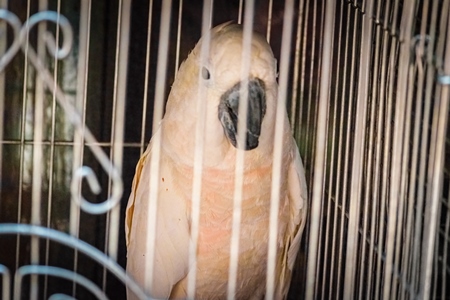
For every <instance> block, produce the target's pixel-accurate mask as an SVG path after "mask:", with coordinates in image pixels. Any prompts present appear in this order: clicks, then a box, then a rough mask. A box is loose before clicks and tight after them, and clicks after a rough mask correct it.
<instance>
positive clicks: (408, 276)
mask: <svg viewBox="0 0 450 300" xmlns="http://www.w3.org/2000/svg"><path fill="white" fill-rule="evenodd" d="M437 4H438V3H437V2H434V3H433V8H432V15H433V14H434V15H435V14H436V12H437V6H438V5H437ZM428 7H429V5H428V2H426V3H424V6H423V9H422V23H421V29H420V40H419V41H418V45H417V46H416V49H415V50H416V51H415V52H416V65H417V91H416V106H415V109H414V112H415V122H414V129H413V144H412V154H411V172H410V174H411V175H410V178H409V190H408V195H407V201H408V205H409V208H408V216H409V218H408V221H407V223H406V240H405V242H406V245H410V248H411V250H409V251H408V252H407V253H406V255H405V259H404V264H405V267H406V268H407V270H406V273H405V276H404V278H403V285H406V284H407V283H408V284H410V285H411V286H412V288H411V289H410V293H411V292H413V291H415V290H416V288H415V280H414V278H415V271H414V269H415V268H414V266H415V264H416V262H415V258H414V257H415V254H414V253H415V252H416V251H417V250H418V246H417V250H416V247H415V246H414V245H415V244H416V243H417V242H418V241H419V240H418V239H417V238H416V237H415V236H414V230H413V229H414V227H413V224H414V223H415V224H416V226H417V224H418V223H421V222H420V220H419V219H417V218H416V217H415V216H414V206H416V208H415V209H416V210H419V209H420V206H419V199H418V197H417V198H416V195H417V194H416V187H417V186H418V189H420V184H418V178H417V177H418V176H417V175H418V174H417V173H418V164H419V161H418V157H419V143H425V141H420V140H421V131H420V127H421V125H422V124H421V123H422V118H423V117H426V116H425V115H423V113H422V111H423V108H422V107H423V106H424V98H423V97H422V95H423V92H424V84H425V80H426V78H427V77H426V75H427V73H429V72H432V71H431V70H430V69H429V68H428V67H427V66H426V65H423V62H422V60H423V59H424V58H425V57H426V56H427V55H426V53H425V36H426V30H427V25H428V18H427V16H428V10H429V9H428ZM435 23H436V22H431V24H430V34H431V32H433V31H434V30H433V27H435V26H436V24H435ZM432 44H433V43H429V44H428V45H427V51H431V52H433V50H432V49H433V48H434V45H432ZM422 116H423V117H422ZM425 124H427V123H425ZM420 210H421V209H420Z"/></svg>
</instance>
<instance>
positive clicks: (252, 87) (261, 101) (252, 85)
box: [219, 78, 266, 150]
mask: <svg viewBox="0 0 450 300" xmlns="http://www.w3.org/2000/svg"><path fill="white" fill-rule="evenodd" d="M247 86H248V109H247V117H246V118H245V119H243V120H244V121H245V122H246V123H247V132H246V136H245V143H244V145H242V146H241V145H237V140H238V138H237V130H238V119H241V118H242V117H241V116H239V100H240V99H239V91H240V88H241V83H240V82H238V83H237V84H235V85H234V86H233V87H232V88H230V89H229V90H228V91H226V92H225V93H224V94H223V95H222V97H221V99H220V104H219V120H220V122H221V123H222V126H223V129H224V131H225V134H226V136H227V138H228V140H229V141H230V142H231V144H232V145H233V146H234V147H236V148H238V149H244V150H252V149H255V148H256V147H258V143H259V136H260V134H261V123H262V120H263V118H264V114H265V112H266V92H265V89H264V82H263V81H262V80H260V79H258V78H256V79H252V80H249V81H248V85H247Z"/></svg>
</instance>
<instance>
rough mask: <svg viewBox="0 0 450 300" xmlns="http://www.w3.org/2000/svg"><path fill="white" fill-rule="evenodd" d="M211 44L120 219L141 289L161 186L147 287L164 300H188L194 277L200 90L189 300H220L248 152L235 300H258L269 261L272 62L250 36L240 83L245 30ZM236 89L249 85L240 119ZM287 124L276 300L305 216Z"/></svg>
mask: <svg viewBox="0 0 450 300" xmlns="http://www.w3.org/2000/svg"><path fill="white" fill-rule="evenodd" d="M208 34H210V36H209V38H210V46H209V55H208V57H207V59H203V60H202V59H201V58H200V52H201V47H202V41H203V40H204V38H202V39H200V41H199V42H198V44H197V45H196V47H195V48H194V49H193V51H192V52H191V53H190V54H189V56H188V58H187V59H186V60H185V61H184V62H183V64H182V65H181V66H180V69H179V72H178V74H177V76H176V78H175V82H174V83H173V86H172V89H171V91H170V94H169V98H168V101H167V107H166V112H165V116H164V118H163V119H162V121H161V123H160V126H159V128H158V130H157V131H156V133H155V134H154V136H153V137H152V139H151V141H150V144H149V146H148V148H147V150H146V151H145V152H144V154H143V155H142V157H141V159H140V160H139V162H138V164H137V167H136V174H135V177H134V180H133V186H132V191H131V195H130V198H129V200H128V205H127V209H126V224H125V227H126V243H127V272H129V273H130V274H131V275H132V277H133V278H134V279H135V280H136V281H137V282H138V283H139V284H140V285H141V286H146V285H145V278H144V277H145V275H144V274H145V267H146V259H147V256H148V249H146V237H147V233H146V232H147V228H148V207H149V202H150V201H152V200H154V199H152V200H151V199H149V194H150V187H151V185H150V182H151V181H150V179H151V177H152V176H159V178H158V181H159V185H158V191H157V194H158V197H157V200H156V201H157V213H156V220H155V222H156V237H155V244H154V247H155V248H154V253H155V256H154V259H155V260H154V276H153V278H154V281H153V284H152V285H151V286H152V290H151V291H148V292H149V294H150V295H151V296H153V297H156V298H162V299H167V298H177V299H179V298H186V297H187V283H188V276H189V273H190V272H191V271H192V267H191V264H190V261H189V255H188V254H189V244H190V239H191V232H190V230H191V224H192V221H193V220H192V218H191V210H192V184H193V173H194V156H195V147H196V136H195V132H196V130H195V128H196V122H197V121H198V119H199V118H200V116H199V112H198V111H197V105H196V103H197V101H198V97H199V94H198V93H199V85H203V88H204V94H202V95H204V99H203V100H202V101H203V102H204V103H203V104H204V105H205V106H206V108H205V109H206V113H205V118H206V123H205V124H206V128H205V135H204V157H203V171H202V184H201V197H200V198H201V199H200V219H199V231H198V240H197V242H198V244H197V255H196V264H195V265H196V281H195V283H196V284H195V298H196V299H224V298H226V297H227V286H228V277H229V266H230V242H231V234H232V223H233V222H232V216H233V206H234V201H233V196H234V185H235V167H236V156H237V153H238V152H239V151H245V156H244V157H245V161H244V173H243V191H242V206H241V207H242V213H241V225H240V240H239V254H238V255H239V260H238V273H237V287H236V294H235V295H234V297H235V298H236V299H261V298H262V297H264V294H265V288H266V270H267V261H268V258H267V255H268V243H269V242H268V241H269V219H270V201H271V181H272V172H273V171H272V162H273V152H274V135H275V132H274V131H275V113H276V102H277V89H278V85H277V70H276V59H275V58H274V56H273V53H272V50H271V48H270V46H269V44H268V43H267V41H266V40H265V39H264V37H263V36H261V35H259V34H256V33H253V35H252V40H251V50H250V70H249V74H248V79H247V80H245V81H242V80H241V74H242V72H241V65H242V52H243V29H242V26H240V25H237V24H230V23H226V24H222V25H219V26H217V27H215V28H213V29H212V30H211V31H210V32H209V33H208ZM202 61H203V62H205V63H204V64H202ZM199 72H201V73H199ZM243 82H244V83H243ZM241 84H245V85H247V86H246V88H247V91H248V97H247V99H248V111H247V118H245V117H243V116H241V115H239V110H238V107H239V101H240V99H239V98H240V95H241V94H240V92H239V91H240V89H241ZM284 119H285V122H284V125H283V127H284V129H283V152H282V170H281V189H280V190H279V195H280V198H279V199H280V201H279V213H278V236H277V245H276V247H277V256H276V274H275V278H276V282H275V287H276V288H275V295H274V297H275V299H283V298H286V295H287V292H288V289H289V285H290V279H291V272H292V269H293V266H294V262H295V258H296V256H297V252H298V250H299V246H300V240H301V236H302V232H303V229H304V227H305V221H306V211H307V190H306V180H305V174H304V168H303V165H302V160H301V158H300V155H299V151H298V148H297V145H296V143H295V140H294V138H293V136H292V132H291V130H290V126H289V121H288V118H287V115H286V117H285V118H284ZM238 120H241V121H245V122H246V123H247V132H246V139H245V140H246V143H245V144H242V145H241V144H240V143H239V141H240V140H241V139H239V138H238V135H237V133H238V130H237V128H238V126H237V123H238ZM155 145H160V172H159V174H152V173H151V163H150V162H151V156H152V154H153V151H154V150H153V148H154V147H156V146H155ZM154 201H155V200H154ZM130 294H131V293H128V297H129V298H131V297H132V295H130Z"/></svg>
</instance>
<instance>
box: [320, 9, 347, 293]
mask: <svg viewBox="0 0 450 300" xmlns="http://www.w3.org/2000/svg"><path fill="white" fill-rule="evenodd" d="M342 13H343V7H342V5H341V6H340V9H339V18H338V20H339V26H338V33H341V32H342ZM336 14H337V13H336ZM337 37H338V38H337V42H336V43H335V45H334V47H337V48H338V49H337V53H336V61H337V63H336V70H340V69H341V68H342V65H341V60H340V57H341V47H340V46H341V43H342V35H340V34H339V35H337ZM335 52H336V50H335ZM340 75H341V74H340V72H336V76H334V78H333V80H332V82H333V84H332V85H334V86H335V87H336V88H335V93H334V97H333V98H334V99H333V101H332V104H333V111H332V113H331V114H330V115H331V117H332V119H333V121H332V124H331V125H330V126H331V128H330V131H331V134H330V135H329V136H327V144H328V142H329V141H330V142H331V150H330V151H329V152H330V153H331V157H330V159H329V161H330V166H329V174H328V187H327V188H326V189H327V190H328V197H327V199H326V201H327V202H328V204H327V212H326V216H327V220H326V223H327V224H326V229H325V232H324V233H325V235H326V236H325V249H324V253H325V258H324V265H323V270H324V272H323V274H324V276H327V274H329V278H328V279H327V277H325V278H323V280H322V297H324V295H325V294H326V291H327V288H328V292H329V293H330V296H331V293H332V292H331V291H332V290H333V269H334V268H333V267H334V266H333V263H334V258H335V257H334V255H329V253H335V246H336V244H335V242H336V229H337V228H336V227H337V226H336V225H337V224H336V222H337V217H336V216H337V206H338V202H337V197H336V194H335V193H334V192H333V185H335V186H337V184H336V180H335V178H336V177H337V176H336V175H337V172H338V169H337V168H336V167H337V165H336V164H335V163H334V161H336V153H337V152H338V151H337V149H338V147H339V144H338V143H341V140H340V139H337V138H336V137H337V131H338V126H337V119H338V117H337V116H338V103H339V102H341V101H339V100H338V95H339V93H337V91H338V86H339V82H340V81H341V76H340ZM330 137H332V138H330ZM327 148H329V146H328V145H327V146H326V149H327ZM335 166H336V167H335ZM333 202H334V203H333ZM332 204H333V205H334V210H333V212H332V210H331V207H332ZM332 214H333V215H332ZM331 219H333V224H331ZM331 228H332V229H331ZM330 240H331V241H330ZM330 244H331V245H330ZM330 248H331V249H330ZM328 262H329V265H328Z"/></svg>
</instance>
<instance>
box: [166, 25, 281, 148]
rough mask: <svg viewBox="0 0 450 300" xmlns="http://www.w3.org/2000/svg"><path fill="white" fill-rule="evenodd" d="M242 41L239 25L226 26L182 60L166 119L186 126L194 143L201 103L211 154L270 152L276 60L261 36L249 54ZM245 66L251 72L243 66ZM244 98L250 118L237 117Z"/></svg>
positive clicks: (242, 34) (186, 142)
mask: <svg viewBox="0 0 450 300" xmlns="http://www.w3.org/2000/svg"><path fill="white" fill-rule="evenodd" d="M208 42H209V44H208V45H209V46H208V45H206V46H205V45H204V43H208ZM244 43H245V41H244V32H243V27H242V26H241V25H238V24H230V23H225V24H222V25H219V26H217V27H215V28H213V29H212V30H211V31H210V32H209V33H208V36H204V37H202V38H201V39H200V41H199V42H198V43H197V45H196V46H195V48H194V49H193V51H192V52H191V53H190V55H189V56H188V58H187V59H186V61H184V62H183V64H182V65H181V67H180V70H179V72H178V74H177V77H176V78H175V82H174V84H173V86H172V90H171V93H170V96H169V100H168V103H167V109H166V116H165V121H167V122H170V123H173V126H175V122H176V123H178V124H179V125H180V126H183V129H184V130H189V132H190V133H191V139H192V141H195V138H192V136H193V135H195V129H194V128H195V123H196V122H197V121H198V119H199V118H200V115H201V110H200V109H199V107H200V106H199V105H198V103H199V102H198V100H200V101H201V102H200V105H204V107H203V108H204V109H205V110H204V116H205V119H204V120H205V145H206V147H209V148H210V149H208V150H210V151H219V152H220V151H221V152H226V151H228V150H229V149H230V148H234V149H235V150H236V149H243V150H248V151H250V150H254V149H258V148H264V149H265V151H271V149H272V144H273V130H274V120H275V116H274V115H275V107H276V96H277V82H276V76H277V74H276V59H275V58H274V56H273V53H272V50H271V48H270V46H269V44H268V43H267V41H266V39H265V38H264V37H263V36H261V35H260V34H257V33H253V34H252V38H251V41H250V48H249V51H247V55H246V56H245V53H244V52H245V51H244V47H245V46H244ZM202 47H204V48H202ZM205 49H206V51H205ZM205 53H206V55H202V54H205ZM246 62H248V65H247V66H248V68H247V72H245V70H243V68H242V67H243V66H244V65H245V63H246ZM242 96H243V97H242ZM243 99H244V100H247V101H248V102H247V114H246V115H242V114H240V113H239V104H240V102H242V101H243ZM238 122H245V124H246V129H247V130H246V133H245V139H243V138H239V136H238ZM189 124H191V125H192V126H189ZM189 127H190V128H189ZM184 136H185V137H186V135H184ZM186 138H187V137H186ZM243 140H244V142H242V141H243ZM187 144H189V142H188V141H187V140H186V141H185V145H187ZM219 156H220V155H219Z"/></svg>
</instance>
